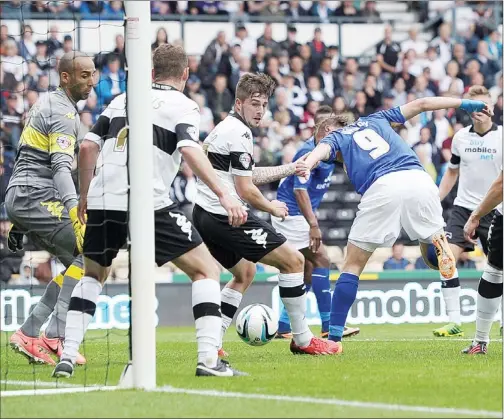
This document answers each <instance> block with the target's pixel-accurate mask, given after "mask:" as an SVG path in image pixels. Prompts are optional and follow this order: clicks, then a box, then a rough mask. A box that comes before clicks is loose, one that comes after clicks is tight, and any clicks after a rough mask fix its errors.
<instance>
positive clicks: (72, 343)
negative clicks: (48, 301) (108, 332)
mask: <svg viewBox="0 0 504 419" xmlns="http://www.w3.org/2000/svg"><path fill="white" fill-rule="evenodd" d="M101 291H102V285H101V284H100V281H97V280H96V279H94V278H91V277H90V276H84V277H83V278H82V279H81V280H80V281H79V282H78V283H77V285H76V286H75V288H74V289H73V291H72V297H71V298H70V304H69V305H68V313H67V318H66V327H65V343H64V345H63V354H62V355H61V359H70V361H72V363H74V364H75V359H76V358H77V353H78V351H79V346H80V345H81V343H82V341H83V340H84V335H85V334H86V330H87V328H88V326H89V323H90V322H91V320H92V319H93V316H94V314H95V311H96V302H97V301H98V297H99V296H100V293H101Z"/></svg>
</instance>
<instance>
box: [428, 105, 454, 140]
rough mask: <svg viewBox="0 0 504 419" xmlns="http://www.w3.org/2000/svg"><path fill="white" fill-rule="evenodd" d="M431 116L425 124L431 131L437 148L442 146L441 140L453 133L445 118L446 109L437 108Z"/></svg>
mask: <svg viewBox="0 0 504 419" xmlns="http://www.w3.org/2000/svg"><path fill="white" fill-rule="evenodd" d="M432 115H433V118H432V119H431V121H430V122H429V123H428V124H427V126H428V127H429V129H430V131H431V136H432V140H433V142H434V144H435V145H436V147H437V148H438V149H441V147H442V146H443V141H444V140H446V139H447V138H448V137H451V136H452V135H453V128H452V126H451V124H450V121H448V118H446V109H439V110H437V111H434V112H433V113H432Z"/></svg>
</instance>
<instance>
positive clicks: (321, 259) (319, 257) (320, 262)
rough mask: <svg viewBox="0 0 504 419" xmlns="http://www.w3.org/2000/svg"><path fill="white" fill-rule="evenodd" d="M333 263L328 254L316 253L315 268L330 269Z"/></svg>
mask: <svg viewBox="0 0 504 419" xmlns="http://www.w3.org/2000/svg"><path fill="white" fill-rule="evenodd" d="M330 264H331V261H330V260H329V256H328V255H327V253H326V252H319V253H315V258H314V259H313V267H314V268H329V265H330Z"/></svg>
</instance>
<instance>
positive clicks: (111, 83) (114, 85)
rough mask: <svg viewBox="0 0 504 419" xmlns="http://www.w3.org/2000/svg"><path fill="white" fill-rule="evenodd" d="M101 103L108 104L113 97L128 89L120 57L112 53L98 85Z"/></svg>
mask: <svg viewBox="0 0 504 419" xmlns="http://www.w3.org/2000/svg"><path fill="white" fill-rule="evenodd" d="M96 91H97V95H98V101H99V103H100V105H101V106H102V105H108V104H109V103H110V102H111V101H112V99H114V98H115V97H116V96H118V95H120V94H121V93H124V92H125V91H126V74H125V72H124V70H121V63H120V61H119V58H118V57H116V56H114V55H112V56H110V61H109V62H108V63H107V66H106V67H105V68H104V69H103V72H102V74H101V77H100V82H99V83H98V85H97V86H96Z"/></svg>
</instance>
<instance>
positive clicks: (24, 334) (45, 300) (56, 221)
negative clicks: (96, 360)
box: [5, 186, 85, 365]
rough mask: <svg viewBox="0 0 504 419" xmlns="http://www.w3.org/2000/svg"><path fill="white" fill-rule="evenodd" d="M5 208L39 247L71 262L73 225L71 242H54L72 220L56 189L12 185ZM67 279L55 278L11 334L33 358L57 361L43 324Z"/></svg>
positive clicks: (13, 343) (14, 344)
mask: <svg viewBox="0 0 504 419" xmlns="http://www.w3.org/2000/svg"><path fill="white" fill-rule="evenodd" d="M5 208H6V210H7V214H8V216H9V219H10V220H11V222H13V223H14V224H15V225H16V227H17V228H18V229H20V231H22V232H23V233H25V234H26V235H27V236H28V237H29V238H30V240H31V241H32V242H33V243H35V245H36V246H37V247H38V248H41V249H44V250H46V251H48V252H49V253H52V254H53V255H54V256H56V257H58V258H59V259H60V261H61V262H62V263H63V265H65V266H67V267H68V266H70V264H71V263H72V260H73V259H74V247H75V236H74V233H73V229H72V228H71V225H69V229H70V234H71V237H72V239H71V240H70V241H69V242H68V243H65V244H66V245H67V246H63V247H61V248H58V247H56V246H55V244H54V238H55V237H60V235H59V233H60V232H61V231H62V230H63V231H65V232H66V230H67V228H66V225H67V224H69V222H70V221H69V219H68V214H67V213H66V211H65V209H64V207H63V206H62V204H61V202H59V200H58V198H57V197H56V196H55V195H54V192H53V191H51V190H41V189H34V188H29V187H25V186H16V187H12V188H10V189H9V190H8V192H7V194H6V200H5ZM64 236H65V237H66V235H64ZM64 283H65V280H64V274H63V273H61V274H58V275H56V277H55V278H53V280H52V281H51V282H50V283H49V284H48V286H47V288H46V290H45V292H44V294H43V295H42V297H41V299H40V300H39V302H38V303H37V304H36V305H35V307H34V308H33V310H32V312H31V313H30V315H29V316H28V318H27V319H26V320H25V322H24V324H23V325H22V326H21V328H20V329H19V330H18V331H16V332H15V333H14V334H13V335H12V336H11V338H10V343H11V346H12V347H13V349H14V350H16V351H18V352H20V353H22V354H23V355H25V356H26V357H27V358H28V359H30V360H33V361H36V362H43V363H48V364H50V365H54V361H53V360H52V358H51V356H50V355H49V354H48V353H47V352H46V351H45V350H43V349H42V348H44V349H46V348H45V345H44V342H43V341H42V340H41V338H40V337H39V334H40V328H41V326H42V325H43V324H44V323H45V322H46V320H47V319H48V318H49V316H50V315H51V313H52V312H53V310H54V308H55V306H56V304H57V302H58V296H59V295H60V294H61V293H60V290H61V288H62V286H63V284H64ZM57 324H58V322H57V319H54V320H53V319H52V321H51V326H53V325H57ZM46 350H47V349H46ZM84 362H85V360H84Z"/></svg>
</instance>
